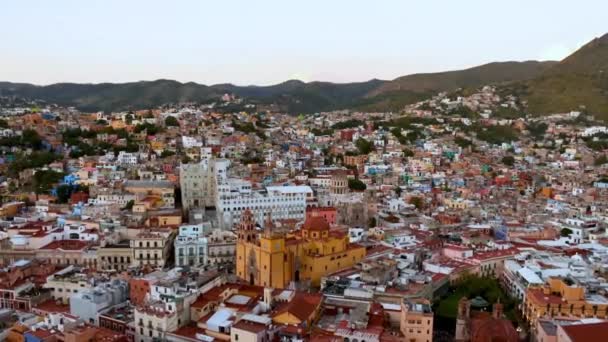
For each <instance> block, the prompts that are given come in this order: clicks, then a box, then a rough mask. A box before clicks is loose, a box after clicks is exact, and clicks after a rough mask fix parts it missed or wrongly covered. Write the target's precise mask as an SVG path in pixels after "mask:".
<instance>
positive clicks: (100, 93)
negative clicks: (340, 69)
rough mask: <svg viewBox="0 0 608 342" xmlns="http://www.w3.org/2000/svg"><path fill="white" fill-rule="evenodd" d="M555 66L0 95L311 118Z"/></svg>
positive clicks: (23, 89)
mask: <svg viewBox="0 0 608 342" xmlns="http://www.w3.org/2000/svg"><path fill="white" fill-rule="evenodd" d="M553 64H554V62H504V63H490V64H486V65H482V66H479V67H475V68H471V69H466V70H459V71H449V72H441V73H434V74H416V75H410V76H404V77H399V78H397V79H395V80H393V81H382V80H376V79H373V80H370V81H367V82H355V83H330V82H310V83H304V82H301V81H296V80H291V81H287V82H283V83H280V84H276V85H271V86H235V85H232V84H218V85H213V86H206V85H201V84H197V83H192V82H189V83H180V82H177V81H172V80H156V81H141V82H131V83H121V84H115V83H100V84H76V83H57V84H52V85H48V86H36V85H32V84H24V83H9V82H0V95H16V96H19V97H24V98H29V99H40V100H44V101H47V102H51V103H58V104H61V105H67V106H76V107H78V108H79V109H81V110H84V111H96V110H106V111H110V110H124V109H141V108H149V107H155V106H159V105H161V104H164V103H179V102H190V101H193V102H206V101H209V100H212V99H215V98H217V97H219V96H221V95H222V94H224V93H234V94H236V95H238V96H241V97H244V98H247V99H248V100H250V101H253V102H257V103H263V104H270V103H274V104H278V105H281V107H282V108H286V109H287V110H288V111H289V112H291V113H311V112H318V111H327V110H334V109H345V108H355V109H361V110H378V111H384V110H393V111H396V110H400V109H402V108H403V107H404V106H405V105H407V104H410V103H413V102H416V101H420V100H421V99H424V98H426V97H429V96H431V95H433V94H434V93H436V92H438V91H444V90H453V89H456V88H460V87H479V86H482V85H485V84H494V83H502V82H510V81H522V80H528V79H530V78H533V77H536V76H537V75H539V74H541V73H543V72H544V71H546V70H547V69H548V68H550V67H551V66H553Z"/></svg>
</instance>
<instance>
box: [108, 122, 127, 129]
mask: <svg viewBox="0 0 608 342" xmlns="http://www.w3.org/2000/svg"><path fill="white" fill-rule="evenodd" d="M110 126H112V128H114V129H123V128H126V127H127V124H126V123H125V122H124V121H122V120H112V122H110Z"/></svg>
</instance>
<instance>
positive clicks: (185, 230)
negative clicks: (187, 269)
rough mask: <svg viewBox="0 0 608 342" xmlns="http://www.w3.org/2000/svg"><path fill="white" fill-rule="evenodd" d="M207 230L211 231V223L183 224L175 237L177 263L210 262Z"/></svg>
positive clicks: (204, 263) (185, 264) (189, 264)
mask: <svg viewBox="0 0 608 342" xmlns="http://www.w3.org/2000/svg"><path fill="white" fill-rule="evenodd" d="M206 232H211V225H210V224H209V223H201V224H195V225H183V226H180V227H179V233H178V235H177V237H176V238H175V243H174V244H175V265H176V266H199V265H207V264H208V258H207V255H208V248H207V238H206V237H205V233H206Z"/></svg>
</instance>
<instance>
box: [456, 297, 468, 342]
mask: <svg viewBox="0 0 608 342" xmlns="http://www.w3.org/2000/svg"><path fill="white" fill-rule="evenodd" d="M470 317H471V303H469V300H468V299H467V298H466V297H462V298H461V299H460V300H459V301H458V314H457V316H456V334H455V336H454V340H455V341H459V342H463V341H468V340H469V339H470V336H469V320H470Z"/></svg>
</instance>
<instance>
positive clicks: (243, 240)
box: [236, 211, 365, 288]
mask: <svg viewBox="0 0 608 342" xmlns="http://www.w3.org/2000/svg"><path fill="white" fill-rule="evenodd" d="M264 226H265V229H264V231H263V232H259V231H258V230H257V229H256V225H255V221H254V219H253V215H252V213H251V212H250V211H246V212H244V213H243V216H242V219H241V223H240V224H239V226H238V229H237V236H238V239H237V246H236V275H237V276H238V277H240V278H241V279H244V280H245V281H247V282H249V283H250V284H252V285H258V286H265V287H274V288H286V287H287V286H288V285H289V284H290V283H291V282H292V281H295V282H300V281H310V284H311V285H312V286H315V287H317V286H319V285H320V282H321V278H322V277H323V276H324V275H327V274H330V273H333V272H336V271H339V270H341V269H345V268H348V267H351V266H353V265H355V264H356V263H357V262H359V261H360V260H361V259H363V258H364V257H365V247H363V246H359V245H356V244H350V243H349V238H348V235H347V234H346V233H343V232H334V231H331V230H330V226H329V224H328V223H327V221H326V220H325V219H324V218H323V217H321V216H311V217H309V218H308V219H307V220H306V221H305V222H304V225H303V226H302V228H301V229H300V230H299V231H297V232H295V233H276V232H273V231H272V224H271V223H270V222H267V223H266V224H265V225H264Z"/></svg>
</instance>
